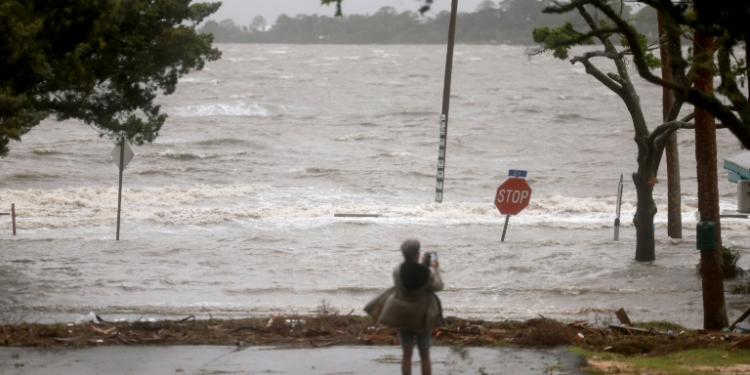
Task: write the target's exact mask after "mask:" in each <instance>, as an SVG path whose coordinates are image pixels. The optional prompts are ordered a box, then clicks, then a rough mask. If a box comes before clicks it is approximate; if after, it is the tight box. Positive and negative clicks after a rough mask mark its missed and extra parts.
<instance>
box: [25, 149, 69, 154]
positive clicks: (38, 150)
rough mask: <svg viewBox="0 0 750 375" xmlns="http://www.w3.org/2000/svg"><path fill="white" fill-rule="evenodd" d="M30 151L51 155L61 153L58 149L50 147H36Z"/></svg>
mask: <svg viewBox="0 0 750 375" xmlns="http://www.w3.org/2000/svg"><path fill="white" fill-rule="evenodd" d="M31 152H33V153H35V154H37V155H52V154H61V153H62V152H60V151H58V150H53V149H50V148H37V149H34V150H31Z"/></svg>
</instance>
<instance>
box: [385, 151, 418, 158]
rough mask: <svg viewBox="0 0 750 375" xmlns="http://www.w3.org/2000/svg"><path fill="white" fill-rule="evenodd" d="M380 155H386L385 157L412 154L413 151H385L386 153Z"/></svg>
mask: <svg viewBox="0 0 750 375" xmlns="http://www.w3.org/2000/svg"><path fill="white" fill-rule="evenodd" d="M379 156H385V157H400V156H411V152H408V151H398V152H384V153H381V154H380V155H379Z"/></svg>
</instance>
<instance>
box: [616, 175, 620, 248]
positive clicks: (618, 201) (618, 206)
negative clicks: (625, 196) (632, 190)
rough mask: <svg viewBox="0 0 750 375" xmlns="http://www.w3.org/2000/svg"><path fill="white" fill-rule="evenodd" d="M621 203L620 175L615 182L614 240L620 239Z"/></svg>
mask: <svg viewBox="0 0 750 375" xmlns="http://www.w3.org/2000/svg"><path fill="white" fill-rule="evenodd" d="M621 205H622V175H620V183H618V184H617V209H616V210H615V241H618V240H619V239H620V206H621Z"/></svg>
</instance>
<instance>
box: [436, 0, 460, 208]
mask: <svg viewBox="0 0 750 375" xmlns="http://www.w3.org/2000/svg"><path fill="white" fill-rule="evenodd" d="M457 13H458V0H452V1H451V19H450V25H449V26H448V51H447V53H446V56H445V80H444V83H443V112H442V114H441V115H440V147H439V149H438V165H437V182H436V184H435V202H437V203H443V181H444V179H445V152H446V146H447V143H448V112H449V109H450V100H451V74H452V72H453V45H454V41H455V39H456V14H457Z"/></svg>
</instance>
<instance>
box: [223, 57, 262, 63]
mask: <svg viewBox="0 0 750 375" xmlns="http://www.w3.org/2000/svg"><path fill="white" fill-rule="evenodd" d="M222 60H225V61H231V62H245V61H266V60H268V59H267V58H265V57H222Z"/></svg>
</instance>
